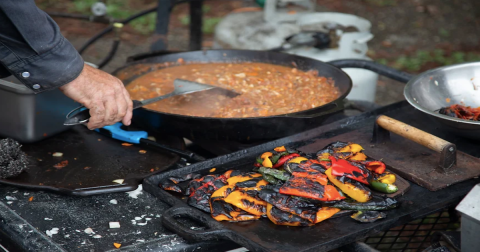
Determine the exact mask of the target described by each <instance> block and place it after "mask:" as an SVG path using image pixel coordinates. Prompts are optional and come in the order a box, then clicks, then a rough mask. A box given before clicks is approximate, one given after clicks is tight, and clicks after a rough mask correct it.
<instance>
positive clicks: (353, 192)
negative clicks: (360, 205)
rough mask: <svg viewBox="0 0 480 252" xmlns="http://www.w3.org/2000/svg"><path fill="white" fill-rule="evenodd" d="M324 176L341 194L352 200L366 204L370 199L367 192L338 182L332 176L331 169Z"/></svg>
mask: <svg viewBox="0 0 480 252" xmlns="http://www.w3.org/2000/svg"><path fill="white" fill-rule="evenodd" d="M325 174H326V175H327V177H328V180H330V182H332V183H333V184H334V185H335V186H337V187H338V188H340V190H342V192H344V193H345V194H346V195H348V196H350V197H351V198H352V199H354V200H356V201H358V202H367V201H369V200H370V199H371V198H372V193H371V192H370V191H367V190H363V189H361V188H359V187H356V186H355V185H353V184H351V183H349V182H344V183H342V182H341V181H339V180H338V179H337V178H336V177H335V176H334V175H333V174H332V168H329V169H328V170H327V171H326V172H325Z"/></svg>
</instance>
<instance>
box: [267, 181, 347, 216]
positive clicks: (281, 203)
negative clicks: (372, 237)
mask: <svg viewBox="0 0 480 252" xmlns="http://www.w3.org/2000/svg"><path fill="white" fill-rule="evenodd" d="M258 196H259V197H260V198H261V199H263V200H265V201H266V202H267V203H269V204H272V205H273V206H275V207H276V208H278V209H280V210H282V211H284V212H287V213H291V214H295V215H298V216H300V217H302V218H303V219H307V220H308V221H310V222H312V223H319V222H321V221H323V220H326V219H328V218H330V217H332V216H333V215H334V214H336V213H337V212H339V211H340V209H337V208H331V207H323V208H322V207H319V206H318V204H313V203H310V202H308V201H305V200H304V199H302V198H299V197H292V196H288V195H283V194H280V193H277V192H275V191H273V190H270V189H263V190H261V191H260V192H259V195H258Z"/></svg>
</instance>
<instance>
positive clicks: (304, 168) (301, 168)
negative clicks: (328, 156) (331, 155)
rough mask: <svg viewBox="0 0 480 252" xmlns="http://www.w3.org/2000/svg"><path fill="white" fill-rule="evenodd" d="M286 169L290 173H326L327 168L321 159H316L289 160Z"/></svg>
mask: <svg viewBox="0 0 480 252" xmlns="http://www.w3.org/2000/svg"><path fill="white" fill-rule="evenodd" d="M284 169H285V170H287V171H288V172H290V173H294V172H320V173H324V172H325V171H326V168H325V166H324V165H322V164H321V163H320V162H319V161H317V160H314V159H309V160H303V161H301V162H300V163H293V162H288V163H286V164H285V165H284Z"/></svg>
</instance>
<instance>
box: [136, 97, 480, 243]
mask: <svg viewBox="0 0 480 252" xmlns="http://www.w3.org/2000/svg"><path fill="white" fill-rule="evenodd" d="M380 114H384V115H387V116H390V117H393V118H395V119H397V120H400V121H403V122H405V123H408V124H410V125H412V126H414V127H417V128H420V129H422V130H425V131H427V132H429V133H432V134H434V135H436V136H438V137H441V138H443V139H446V140H448V141H450V142H452V143H455V144H457V146H458V149H459V150H461V151H465V152H467V153H469V154H470V155H473V156H477V157H478V156H480V150H476V149H472V148H471V146H472V144H471V143H469V142H466V141H465V140H464V139H459V138H455V137H454V136H448V135H445V134H444V133H442V132H441V131H438V129H436V128H435V126H434V125H433V124H432V123H431V122H430V121H428V119H424V117H423V116H422V115H421V112H419V111H415V110H414V109H413V108H411V107H409V105H408V104H407V103H406V102H403V103H400V104H393V105H391V106H387V107H384V108H381V109H377V110H375V111H373V112H370V113H365V114H362V115H360V116H357V117H352V118H348V119H345V120H342V121H338V122H335V123H332V124H329V125H325V126H322V127H318V128H315V129H313V130H310V131H306V132H303V133H301V134H297V135H294V136H291V137H287V138H283V139H280V140H276V141H272V142H269V143H266V144H263V145H259V146H256V147H253V148H249V149H245V150H243V151H239V152H235V153H232V154H228V155H225V156H221V157H218V158H215V159H210V160H207V161H205V162H201V163H198V164H194V165H191V166H188V167H185V168H181V169H178V170H175V171H168V172H165V173H162V174H157V175H153V176H151V177H149V178H147V179H146V180H145V181H144V183H143V187H144V190H146V191H148V192H150V193H151V194H153V195H154V196H156V197H157V198H159V199H160V200H162V201H165V202H167V203H168V204H170V205H172V206H173V207H172V208H170V209H169V210H167V211H166V212H164V213H163V215H162V223H163V225H164V226H165V227H167V228H169V229H170V230H173V231H174V232H175V233H177V234H179V235H180V236H182V237H183V238H185V239H187V240H190V241H206V240H219V239H228V240H232V241H234V242H236V243H238V244H240V245H242V246H245V247H246V248H247V249H249V250H251V251H295V252H304V251H328V250H331V249H335V248H337V247H339V246H341V245H343V244H347V243H351V242H354V241H355V240H358V239H362V238H365V237H368V236H369V235H372V234H375V233H377V232H378V231H379V230H387V229H388V228H391V227H395V226H397V225H399V224H402V223H406V222H408V221H410V220H414V219H416V218H418V217H421V216H424V215H428V214H430V213H432V212H434V211H438V207H439V206H438V202H439V201H442V207H447V203H446V202H448V204H456V203H458V201H459V200H460V199H461V197H459V195H455V194H454V193H444V192H443V191H444V190H439V191H436V192H428V191H427V190H425V189H423V188H421V187H419V186H417V185H411V189H410V191H409V192H407V193H406V194H405V195H403V196H402V197H400V198H399V199H398V201H399V202H400V207H399V208H396V209H392V210H389V211H386V213H387V218H386V219H384V220H379V221H376V222H374V223H358V222H356V221H354V220H352V219H351V218H348V217H341V218H335V219H328V220H326V221H323V222H321V223H318V224H316V225H314V226H311V227H286V226H277V225H275V224H273V223H271V222H270V221H268V220H259V221H251V222H239V223H230V222H217V221H215V220H214V219H213V218H211V216H210V215H209V214H207V213H204V212H202V211H200V210H197V209H195V208H193V207H191V206H188V205H186V204H185V203H184V202H183V201H182V200H181V199H179V198H178V197H177V196H175V195H173V194H171V193H169V192H167V191H164V190H162V189H160V187H159V182H160V181H161V180H162V179H164V178H168V177H170V176H180V175H184V174H188V173H193V172H195V173H201V172H202V171H206V170H207V169H210V168H212V167H215V168H217V171H219V170H227V169H236V168H242V167H247V166H249V167H251V165H252V160H254V159H255V157H256V156H257V155H259V154H261V153H263V152H265V151H268V150H271V149H273V148H275V147H276V146H281V145H288V146H290V147H294V148H298V149H300V150H302V149H304V147H307V148H311V146H313V145H312V144H314V143H316V142H321V143H322V144H319V145H318V146H324V145H325V144H327V143H330V142H331V141H334V140H335V139H336V137H338V136H341V135H343V134H346V133H349V132H352V131H354V130H359V129H369V130H368V131H365V132H372V130H373V126H374V122H375V118H376V115H380ZM371 137H372V134H369V133H365V138H366V139H369V138H371ZM397 147H398V148H408V146H403V147H400V146H397ZM305 150H306V149H305ZM385 151H388V150H387V149H385ZM366 154H367V155H368V152H366ZM412 162H414V160H412ZM475 181H477V182H475ZM475 181H473V182H472V181H470V180H469V181H468V182H463V183H460V184H458V185H452V186H451V187H453V188H457V189H458V190H463V191H468V188H471V186H473V185H474V184H475V183H478V180H475ZM467 184H468V185H467ZM464 187H467V189H465V188H464ZM447 188H448V187H447ZM457 189H455V190H457ZM178 217H188V218H191V219H195V220H197V221H198V222H200V223H201V224H202V226H204V227H205V228H203V229H198V228H191V227H189V226H183V225H181V224H179V223H178V222H177V221H176V219H177V218H178Z"/></svg>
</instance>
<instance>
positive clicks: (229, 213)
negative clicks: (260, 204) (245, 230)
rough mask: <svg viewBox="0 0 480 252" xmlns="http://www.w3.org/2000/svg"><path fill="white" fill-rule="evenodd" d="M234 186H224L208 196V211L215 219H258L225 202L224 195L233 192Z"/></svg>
mask: <svg viewBox="0 0 480 252" xmlns="http://www.w3.org/2000/svg"><path fill="white" fill-rule="evenodd" d="M234 189H235V186H224V187H222V188H220V189H218V190H216V191H215V192H214V193H213V194H212V196H211V198H210V212H211V214H212V217H213V218H214V219H215V220H217V221H224V220H225V221H249V220H256V219H259V218H260V216H257V215H253V214H250V213H247V212H245V211H243V210H242V209H239V208H237V207H234V206H232V205H230V204H228V203H227V202H225V197H227V196H228V195H229V194H230V193H232V192H233V190H234Z"/></svg>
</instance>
